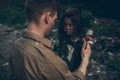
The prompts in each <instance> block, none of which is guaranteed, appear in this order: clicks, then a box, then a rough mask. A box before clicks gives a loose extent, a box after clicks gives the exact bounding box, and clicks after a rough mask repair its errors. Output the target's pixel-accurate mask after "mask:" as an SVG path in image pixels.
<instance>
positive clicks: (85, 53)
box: [81, 39, 91, 61]
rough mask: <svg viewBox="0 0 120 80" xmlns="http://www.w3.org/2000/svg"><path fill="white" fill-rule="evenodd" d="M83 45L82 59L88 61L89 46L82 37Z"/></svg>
mask: <svg viewBox="0 0 120 80" xmlns="http://www.w3.org/2000/svg"><path fill="white" fill-rule="evenodd" d="M83 41H84V43H83V47H82V50H81V55H82V60H85V61H89V58H90V55H91V47H90V45H89V43H87V42H86V40H85V39H83Z"/></svg>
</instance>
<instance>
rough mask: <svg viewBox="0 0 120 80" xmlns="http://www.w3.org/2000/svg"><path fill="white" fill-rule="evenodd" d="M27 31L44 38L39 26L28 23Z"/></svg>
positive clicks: (43, 32)
mask: <svg viewBox="0 0 120 80" xmlns="http://www.w3.org/2000/svg"><path fill="white" fill-rule="evenodd" d="M27 31H28V32H32V33H34V34H37V35H39V36H41V37H44V36H45V31H44V30H43V29H42V28H41V27H40V26H37V25H36V24H34V23H30V24H28V28H27Z"/></svg>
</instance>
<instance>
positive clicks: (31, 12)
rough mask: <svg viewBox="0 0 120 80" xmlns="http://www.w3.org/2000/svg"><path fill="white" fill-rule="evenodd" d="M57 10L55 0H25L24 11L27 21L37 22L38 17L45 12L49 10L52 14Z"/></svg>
mask: <svg viewBox="0 0 120 80" xmlns="http://www.w3.org/2000/svg"><path fill="white" fill-rule="evenodd" d="M57 10H58V3H57V0H26V3H25V12H26V18H27V20H28V22H31V21H34V22H36V23H38V21H39V18H40V17H41V15H43V14H44V13H45V12H47V11H50V12H51V13H52V15H54V14H55V12H56V11H57Z"/></svg>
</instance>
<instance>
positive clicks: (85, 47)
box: [75, 39, 91, 77]
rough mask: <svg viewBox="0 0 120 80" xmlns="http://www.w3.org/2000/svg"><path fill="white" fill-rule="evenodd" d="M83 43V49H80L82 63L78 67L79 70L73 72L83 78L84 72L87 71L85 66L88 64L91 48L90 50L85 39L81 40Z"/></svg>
mask: <svg viewBox="0 0 120 80" xmlns="http://www.w3.org/2000/svg"><path fill="white" fill-rule="evenodd" d="M83 41H84V43H83V47H82V50H81V53H82V62H81V64H80V66H79V68H78V69H77V70H76V71H75V73H76V74H81V73H83V74H81V75H83V76H85V75H86V71H87V66H88V63H89V58H90V55H91V48H90V45H89V43H87V42H86V41H85V39H83ZM81 75H78V77H83V76H81Z"/></svg>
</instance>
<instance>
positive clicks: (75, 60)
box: [58, 10, 84, 72]
mask: <svg viewBox="0 0 120 80" xmlns="http://www.w3.org/2000/svg"><path fill="white" fill-rule="evenodd" d="M83 38H84V29H83V26H82V21H81V15H80V11H77V10H73V11H69V12H67V13H65V14H64V15H63V16H62V18H61V20H60V23H59V52H58V55H59V56H60V57H61V58H62V59H63V60H64V61H65V62H66V63H67V64H68V66H69V69H70V71H71V72H73V71H74V70H75V69H77V68H78V66H79V65H80V63H81V60H82V57H81V49H82V45H83Z"/></svg>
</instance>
